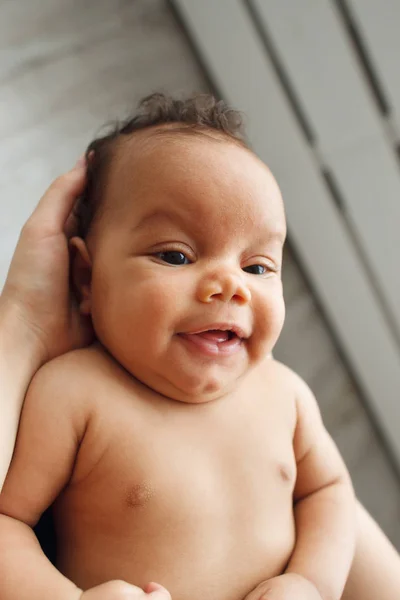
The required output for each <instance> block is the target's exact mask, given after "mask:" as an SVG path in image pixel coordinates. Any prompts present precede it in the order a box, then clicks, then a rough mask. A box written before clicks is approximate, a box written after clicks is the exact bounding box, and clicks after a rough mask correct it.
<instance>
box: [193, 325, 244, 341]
mask: <svg viewBox="0 0 400 600" xmlns="http://www.w3.org/2000/svg"><path fill="white" fill-rule="evenodd" d="M206 331H231V332H232V333H234V334H235V335H236V336H237V337H238V338H239V339H241V340H246V339H247V338H249V337H250V332H249V331H248V329H246V328H244V327H242V326H240V325H237V324H236V323H210V324H209V325H207V326H205V327H201V328H199V329H194V330H191V331H185V333H186V334H188V335H196V334H198V333H204V332H206Z"/></svg>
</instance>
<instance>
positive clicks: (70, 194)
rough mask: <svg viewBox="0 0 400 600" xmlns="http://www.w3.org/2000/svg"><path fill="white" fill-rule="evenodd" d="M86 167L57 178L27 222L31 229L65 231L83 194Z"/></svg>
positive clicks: (79, 167) (74, 169) (77, 166)
mask: <svg viewBox="0 0 400 600" xmlns="http://www.w3.org/2000/svg"><path fill="white" fill-rule="evenodd" d="M85 175H86V165H82V164H77V165H76V166H75V167H74V168H73V169H72V170H71V171H69V172H68V173H65V174H64V175H61V176H60V177H57V179H56V180H55V181H53V183H52V184H51V185H50V187H49V189H48V190H47V192H46V193H45V194H44V195H43V196H42V198H41V200H40V201H39V204H38V205H37V207H36V208H35V210H34V211H33V213H32V215H31V217H30V218H29V220H28V221H27V225H28V226H29V227H35V225H36V224H38V226H40V228H41V231H43V227H45V229H46V233H48V234H51V233H59V232H60V231H62V230H63V228H64V225H65V223H66V221H67V218H68V216H69V215H70V214H71V211H72V209H73V207H74V204H75V201H76V199H77V197H78V196H79V195H80V194H81V193H82V192H83V189H84V187H85V181H86V177H85Z"/></svg>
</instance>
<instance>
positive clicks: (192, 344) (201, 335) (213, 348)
mask: <svg viewBox="0 0 400 600" xmlns="http://www.w3.org/2000/svg"><path fill="white" fill-rule="evenodd" d="M238 333H239V332H236V331H233V330H231V329H226V330H225V329H205V330H203V331H197V332H193V333H180V334H179V337H180V338H182V339H183V340H184V341H185V342H186V343H187V346H188V348H190V349H191V350H193V351H196V352H200V353H201V354H203V355H208V356H214V357H216V356H221V357H222V356H230V355H232V354H235V353H236V352H238V351H239V350H240V348H241V347H242V344H243V342H244V338H243V337H241V336H239V335H238Z"/></svg>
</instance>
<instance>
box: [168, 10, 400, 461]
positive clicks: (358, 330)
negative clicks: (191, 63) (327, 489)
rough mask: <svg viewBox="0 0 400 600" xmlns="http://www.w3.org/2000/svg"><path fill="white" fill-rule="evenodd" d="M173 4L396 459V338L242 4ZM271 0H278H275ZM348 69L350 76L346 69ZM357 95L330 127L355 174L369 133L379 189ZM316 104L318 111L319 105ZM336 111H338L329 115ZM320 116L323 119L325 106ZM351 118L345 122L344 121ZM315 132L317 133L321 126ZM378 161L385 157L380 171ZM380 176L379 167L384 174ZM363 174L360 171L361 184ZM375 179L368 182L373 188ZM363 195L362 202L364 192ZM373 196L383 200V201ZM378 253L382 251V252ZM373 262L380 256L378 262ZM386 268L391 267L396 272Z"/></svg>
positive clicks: (389, 167)
mask: <svg viewBox="0 0 400 600" xmlns="http://www.w3.org/2000/svg"><path fill="white" fill-rule="evenodd" d="M175 4H176V5H177V6H178V7H179V10H180V11H181V14H182V16H183V18H184V20H185V22H186V23H187V26H188V28H189V31H190V32H191V34H192V36H193V39H194V40H195V43H196V45H197V47H198V50H199V52H200V53H201V55H202V57H203V59H204V61H205V62H206V64H207V66H208V68H209V70H210V73H211V74H212V77H213V78H214V79H215V81H216V82H217V85H218V87H219V88H220V89H221V90H222V93H223V94H224V96H225V97H226V98H227V99H228V100H229V101H230V102H232V103H233V104H234V105H236V106H240V107H241V108H242V109H243V110H244V112H245V113H246V114H247V115H248V120H249V132H250V140H251V142H252V145H253V147H254V149H255V151H256V152H257V153H258V154H259V155H260V156H261V158H262V159H263V160H265V161H266V162H267V164H269V165H270V166H271V169H272V171H273V172H274V173H275V175H276V176H277V179H278V182H279V184H280V185H281V188H282V190H283V195H284V199H285V204H286V210H287V217H288V224H289V231H290V236H291V239H292V242H293V243H294V245H295V248H296V250H297V251H298V253H299V255H300V257H301V260H302V262H303V264H304V266H305V268H306V270H307V272H308V275H309V277H310V279H311V280H312V282H313V286H314V288H315V290H316V291H317V293H318V296H319V298H320V299H321V302H322V304H323V306H324V309H325V311H326V314H327V315H328V317H329V319H330V321H331V323H332V325H333V327H334V329H335V330H336V332H337V335H338V338H339V339H340V341H341V345H342V347H343V348H344V350H345V352H346V355H347V357H348V360H349V362H350V364H351V365H352V368H353V369H354V372H355V373H356V375H357V378H358V380H359V382H360V384H361V386H362V389H363V391H364V393H365V396H366V397H367V398H368V400H369V402H370V405H371V407H372V409H373V412H374V414H375V415H376V418H377V419H378V420H379V422H380V424H381V426H382V427H383V429H384V431H385V434H386V436H387V438H388V440H389V442H390V444H391V447H392V449H393V452H394V454H395V455H396V458H397V461H398V464H399V466H400V436H399V435H398V427H399V423H400V401H399V398H400V353H399V348H398V345H397V343H396V341H395V337H394V336H393V331H392V328H391V327H390V326H389V324H388V323H387V321H386V319H385V314H384V313H383V311H382V307H381V305H380V303H379V301H378V299H377V296H376V293H375V290H374V287H373V286H371V283H370V280H369V277H368V276H367V273H366V271H365V268H364V264H363V262H362V261H361V260H360V255H359V252H358V251H357V249H356V247H355V244H354V240H353V239H352V237H351V236H350V235H349V231H348V227H347V225H346V222H345V221H344V218H343V215H342V214H341V213H339V212H338V210H337V208H336V206H335V204H334V202H333V200H332V197H331V196H330V194H329V191H328V189H327V187H326V186H325V185H324V182H323V179H322V177H321V172H320V165H319V164H318V161H317V160H316V159H315V154H314V153H313V152H312V150H311V149H310V148H309V146H308V144H307V141H306V139H305V137H304V135H303V132H302V130H301V129H300V127H299V125H298V122H297V120H296V117H295V115H294V113H293V111H292V109H291V106H290V104H289V102H288V99H287V97H286V95H285V92H284V90H283V88H282V86H281V83H280V80H279V78H278V76H277V74H276V72H275V70H274V68H273V66H272V64H271V62H270V59H269V56H268V55H267V53H266V50H265V47H264V46H263V44H262V42H261V39H260V37H259V36H257V34H256V31H255V27H254V24H253V23H252V21H251V19H250V17H249V13H248V11H247V10H246V8H245V5H244V4H243V2H241V1H239V0H235V1H234V0H219V2H218V3H217V2H214V1H213V0H203V1H202V2H201V4H200V3H199V2H197V1H196V0H175ZM267 4H269V3H266V5H267ZM298 4H300V3H291V4H290V5H291V6H292V7H294V8H293V10H294V11H295V12H296V13H297V10H298V8H297V7H298ZM323 4H324V1H323V0H321V2H320V5H323ZM279 5H280V6H281V7H283V6H284V5H285V6H287V4H286V3H285V2H284V1H283V2H280V3H279ZM305 5H309V6H311V5H312V6H315V2H312V1H310V0H307V2H302V3H301V6H302V8H303V9H304V6H305ZM277 10H278V9H277ZM317 12H318V11H317ZM332 18H333V17H332ZM332 27H333V26H332ZM292 33H293V37H294V36H295V35H296V36H297V37H298V38H299V39H302V32H301V27H297V28H294V29H293V32H292ZM329 35H331V37H332V35H333V34H332V32H331V33H329V32H327V39H329ZM331 43H333V42H331ZM339 50H340V48H339ZM342 52H344V50H343V49H342ZM314 54H315V60H314V62H315V63H317V64H319V62H320V61H321V60H322V58H321V48H318V47H317V48H315V53H314ZM310 60H312V57H310ZM330 60H331V59H330ZM332 60H333V59H332ZM310 68H314V67H310ZM346 76H347V75H346ZM348 77H351V73H350V74H349V75H348ZM324 81H325V80H324ZM341 83H342V80H341V79H340V77H339V83H338V84H337V86H338V87H340V85H341ZM325 85H327V82H326V81H325ZM323 87H324V86H323ZM332 93H333V92H332ZM320 94H321V100H320V103H322V102H323V100H324V96H323V94H324V92H323V91H321V92H320ZM337 95H338V98H339V100H338V101H340V93H339V92H337ZM307 100H308V97H307ZM342 103H344V100H342ZM364 104H366V106H364V105H363V107H360V108H359V112H360V114H361V117H360V121H359V122H357V121H356V116H357V112H358V111H357V107H354V108H353V109H352V114H348V115H347V117H346V126H345V127H342V128H341V129H340V131H339V132H338V136H339V137H340V136H341V139H342V140H344V141H346V140H347V143H348V144H350V147H351V149H352V157H354V160H355V170H356V172H357V173H358V176H359V177H360V178H361V179H363V178H364V175H365V176H367V175H368V176H369V174H370V173H368V174H366V173H362V172H361V170H360V166H359V164H358V162H357V161H363V164H364V167H363V168H364V169H366V170H369V171H371V170H373V169H372V167H373V166H374V165H371V156H370V155H368V152H370V153H371V152H372V150H373V144H372V145H371V144H370V140H369V136H372V138H373V140H375V141H377V142H379V144H378V147H379V148H378V149H379V152H381V155H382V156H383V158H382V156H380V155H379V152H378V154H377V155H376V157H377V160H378V162H379V164H378V166H377V169H378V173H379V176H380V177H381V179H380V185H381V191H382V195H385V194H386V193H387V190H388V188H389V192H390V193H391V194H392V193H393V190H395V189H397V187H396V186H397V182H396V180H395V175H394V173H393V169H394V164H392V163H393V161H392V162H390V159H389V157H388V156H387V153H386V154H385V152H386V150H385V149H386V145H385V143H386V142H385V140H384V139H383V137H382V135H381V137H379V135H380V132H379V128H378V126H377V125H376V124H375V123H374V121H373V115H372V114H371V107H370V105H369V99H368V98H366V99H365V102H364ZM318 106H319V104H318ZM319 110H320V111H321V107H320V108H319ZM336 118H337V120H339V117H336ZM326 119H327V120H329V115H328V116H326ZM321 120H322V119H321ZM353 120H354V121H355V124H354V126H353V127H352V122H353ZM318 124H319V121H318ZM363 126H365V127H367V126H369V129H368V131H367V135H366V138H363V136H362V127H363ZM334 130H335V127H334V128H331V127H330V125H329V124H328V125H326V124H325V129H324V130H323V131H322V129H321V131H322V132H323V133H324V136H325V137H324V138H323V139H324V140H325V139H327V140H328V141H329V144H328V143H326V154H328V152H329V156H330V158H331V159H332V160H335V165H338V171H339V170H340V173H341V177H342V179H345V177H346V169H347V177H349V169H348V167H349V165H348V164H346V161H345V160H342V159H343V158H344V157H343V156H342V157H341V153H340V151H339V150H340V149H338V148H337V147H335V144H334V141H333V137H334ZM346 132H347V138H346ZM320 137H321V140H322V137H323V136H322V134H321V136H320ZM360 141H366V147H363V145H362V144H361V145H360V144H358V150H359V156H356V150H357V143H356V142H360ZM352 144H353V145H352ZM364 154H366V155H367V156H366V157H365V156H364ZM348 159H350V157H348ZM341 160H342V164H340V163H341ZM385 160H386V163H385ZM366 165H368V169H367V167H366ZM382 165H383V167H386V171H385V169H384V168H383V167H382ZM339 167H340V169H339ZM381 167H382V169H381V171H379V168H381ZM350 171H351V169H350ZM350 174H351V173H350ZM384 177H388V181H387V180H386V179H385V178H384ZM372 183H373V182H372V180H370V185H372ZM352 184H353V188H354V187H355V186H356V185H357V183H356V182H354V181H352ZM360 186H363V184H362V183H361V184H360ZM376 187H377V186H376V185H374V189H376ZM378 187H379V186H378ZM365 191H366V190H365V189H364V192H365ZM399 192H400V189H399ZM353 194H354V189H353ZM363 201H364V199H363V197H357V198H355V197H354V196H353V195H352V199H351V202H352V203H354V204H355V205H356V203H358V202H363ZM368 203H369V205H371V200H369V201H368ZM382 203H383V205H384V206H385V204H384V201H382ZM346 206H347V204H346ZM349 206H350V201H349ZM388 210H389V211H390V212H389V216H390V217H391V219H393V220H394V218H395V216H396V215H397V207H396V206H393V207H392V206H390V207H388ZM382 212H383V211H382ZM381 219H387V215H385V216H381ZM385 223H386V221H385ZM393 225H396V224H394V223H392V224H390V223H389V222H387V226H388V231H386V230H384V231H383V232H381V233H384V234H385V235H386V236H388V237H389V238H390V239H392V241H393V243H394V246H392V247H391V249H392V251H393V250H394V253H395V254H396V249H397V248H398V240H396V239H393V236H392V233H394V232H393ZM357 226H358V225H357ZM359 226H360V231H361V229H362V227H363V226H364V225H363V223H360V224H359ZM372 233H373V231H372ZM365 235H366V234H365ZM360 238H361V234H360ZM381 241H382V243H383V244H384V243H385V240H381V239H380V238H378V237H377V236H376V235H375V236H374V237H373V238H372V239H369V242H370V243H371V244H372V245H373V247H374V249H375V251H376V252H377V253H378V255H379V256H380V259H381V260H384V258H385V256H384V255H381V254H379V252H378V250H377V246H378V245H380V243H381ZM386 250H387V252H388V251H389V248H387V247H386ZM364 251H366V249H365V247H364ZM386 260H388V261H389V262H390V261H391V259H390V258H389V257H388V256H386ZM375 262H376V261H375ZM377 266H378V265H377ZM382 271H383V267H382V265H381V269H380V272H382ZM392 275H393V277H395V275H396V274H395V273H392Z"/></svg>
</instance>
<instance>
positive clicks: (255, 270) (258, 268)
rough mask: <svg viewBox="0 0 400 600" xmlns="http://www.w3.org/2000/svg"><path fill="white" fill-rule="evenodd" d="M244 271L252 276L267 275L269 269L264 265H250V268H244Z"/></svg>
mask: <svg viewBox="0 0 400 600" xmlns="http://www.w3.org/2000/svg"><path fill="white" fill-rule="evenodd" d="M243 271H246V273H251V274H252V275H265V273H267V271H268V269H267V267H265V266H264V265H249V266H248V267H243Z"/></svg>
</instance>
